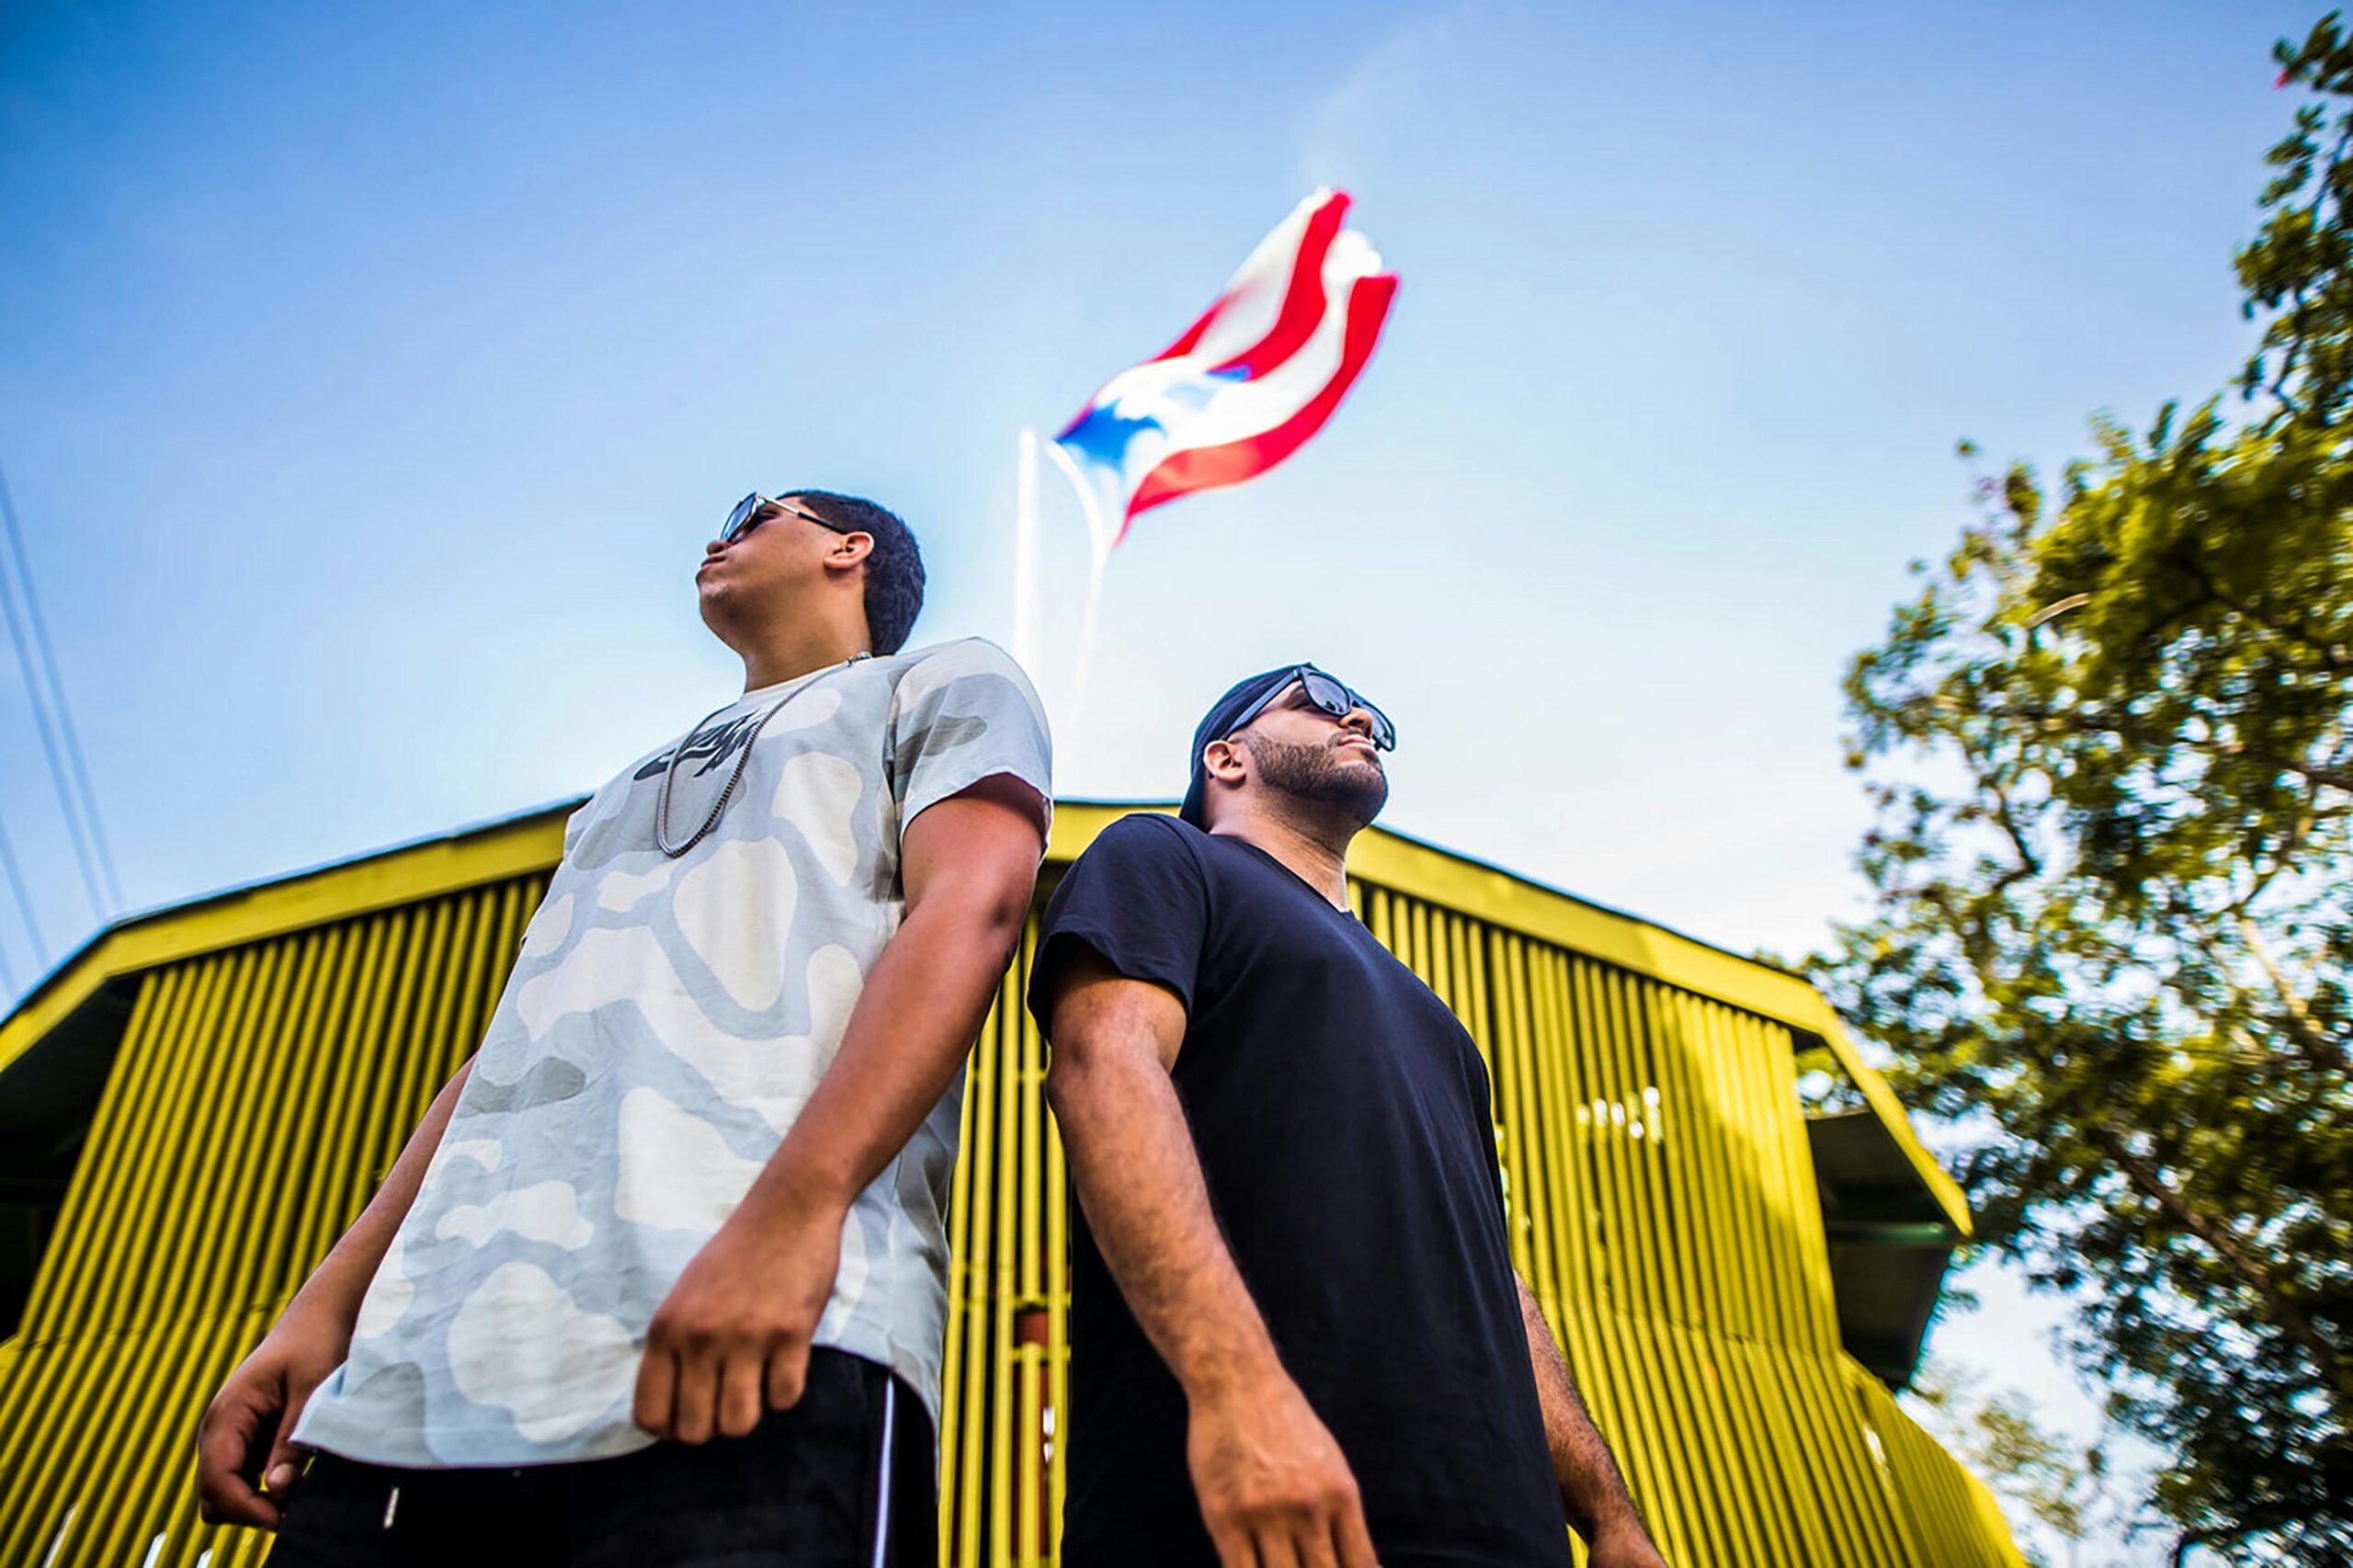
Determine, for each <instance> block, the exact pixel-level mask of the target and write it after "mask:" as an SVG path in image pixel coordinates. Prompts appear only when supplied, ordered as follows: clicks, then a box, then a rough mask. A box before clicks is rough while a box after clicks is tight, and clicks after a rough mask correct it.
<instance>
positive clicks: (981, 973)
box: [633, 774, 1042, 1443]
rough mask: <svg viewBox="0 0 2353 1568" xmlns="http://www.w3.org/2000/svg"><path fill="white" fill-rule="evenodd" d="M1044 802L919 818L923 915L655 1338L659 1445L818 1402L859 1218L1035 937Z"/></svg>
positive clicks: (643, 1422)
mask: <svg viewBox="0 0 2353 1568" xmlns="http://www.w3.org/2000/svg"><path fill="white" fill-rule="evenodd" d="M1040 804H1041V803H1040V801H1039V800H1038V797H1037V795H1036V793H1035V792H1034V791H1033V790H1030V789H1029V786H1028V785H1026V784H1023V783H1021V782H1020V781H1019V780H1017V779H1016V778H1012V777H1011V776H1009V775H1004V774H1000V775H997V776H995V777H994V778H988V779H985V780H983V782H982V783H981V784H979V785H977V786H975V787H974V788H972V789H971V790H966V791H964V792H963V793H961V794H959V795H955V796H952V797H950V798H949V799H948V800H945V801H939V802H938V804H936V805H934V806H932V807H930V808H929V809H928V810H926V811H924V812H920V813H918V814H917V815H916V817H915V820H914V821H913V822H911V823H909V824H907V828H906V833H905V835H904V839H903V840H902V844H901V863H900V869H901V880H902V881H903V882H904V885H905V888H906V895H907V908H906V916H905V919H904V921H903V922H902V923H901V925H900V926H899V929H898V932H897V934H895V935H894V936H892V938H891V941H890V944H889V945H888V946H887V947H885V948H884V949H882V956H881V958H880V959H878V960H876V961H875V964H874V969H873V971H872V972H871V973H870V974H869V975H868V976H867V980H866V987H865V989H864V991H863V992H861V993H860V994H859V996H858V1006H856V1007H855V1008H854V1009H852V1011H851V1013H850V1017H849V1023H848V1026H847V1028H845V1030H844V1031H843V1034H842V1043H841V1050H840V1051H839V1052H838V1053H836V1054H835V1058H834V1062H833V1065H832V1066H831V1067H829V1068H828V1069H826V1072H825V1075H824V1079H823V1080H822V1081H821V1082H820V1083H819V1084H818V1085H817V1091H816V1093H815V1094H813V1095H812V1096H810V1097H809V1103H808V1104H807V1105H806V1106H803V1107H802V1108H801V1115H800V1116H799V1118H798V1119H795V1120H794V1122H793V1124H792V1130H791V1131H790V1132H788V1133H787V1134H786V1135H785V1139H784V1142H783V1143H782V1144H780V1145H779V1147H778V1149H777V1151H776V1153H773V1154H771V1155H770V1156H769V1157H768V1162H767V1165H765V1166H764V1167H762V1169H761V1171H760V1174H759V1176H757V1177H756V1178H755V1179H754V1180H753V1183H752V1186H751V1188H750V1190H748V1191H747V1192H745V1195H744V1199H743V1201H742V1202H741V1203H740V1204H739V1205H737V1207H736V1209H735V1211H734V1213H733V1214H732V1215H730V1216H729V1217H728V1220H727V1222H726V1223H725V1224H723V1225H722V1226H721V1227H720V1228H719V1231H718V1233H716V1234H715V1235H713V1236H712V1237H711V1238H710V1241H708V1242H706V1243H704V1244H703V1247H702V1250H701V1251H700V1252H699V1253H697V1254H696V1255H695V1257H694V1261H693V1262H691V1263H689V1264H688V1266H687V1268H686V1272H685V1273H683V1274H682V1275H680V1276H679V1278H678V1282H677V1283H676V1285H675V1286H673V1287H672V1288H671V1290H670V1294H669V1295H668V1297H666V1298H665V1300H664V1301H663V1303H662V1305H661V1307H660V1309H659V1310H658V1311H656V1312H654V1321H653V1323H652V1324H651V1325H650V1326H649V1327H648V1329H647V1331H646V1342H645V1354H644V1358H643V1359H642V1361H641V1362H640V1363H639V1367H638V1376H637V1394H636V1402H635V1405H634V1409H633V1415H635V1418H636V1420H637V1424H638V1425H639V1426H642V1427H644V1428H645V1429H646V1430H647V1431H649V1432H652V1433H654V1435H655V1436H657V1437H675V1438H677V1439H678V1440H679V1441H681V1442H688V1443H699V1442H703V1441H705V1440H707V1439H708V1438H710V1437H711V1436H712V1434H713V1433H715V1432H723V1433H725V1434H727V1435H728V1436H730V1437H741V1436H742V1435H743V1434H745V1433H746V1432H749V1431H750V1430H751V1429H752V1428H753V1427H754V1426H756V1425H757V1424H758V1423H759V1419H760V1417H761V1415H763V1414H764V1413H765V1412H766V1411H767V1410H770V1409H776V1410H782V1409H786V1408H789V1407H790V1406H791V1405H792V1404H794V1403H797V1402H798V1401H799V1400H800V1398H801V1384H802V1381H803V1380H804V1379H805V1378H806V1377H807V1375H808V1370H809V1347H810V1342H811V1338H812V1336H813V1335H814V1334H815V1333H816V1331H817V1320H818V1319H819V1318H820V1317H822V1316H823V1315H824V1311H825V1303H826V1301H827V1300H828V1299H829V1298H830V1297H831V1296H832V1294H833V1289H834V1276H835V1272H836V1271H837V1270H838V1268H839V1267H840V1264H841V1234H842V1225H843V1223H844V1221H846V1220H847V1218H848V1214H849V1207H850V1204H851V1203H852V1201H854V1200H855V1199H857V1197H858V1193H859V1192H861V1191H863V1190H864V1189H865V1187H866V1186H867V1184H868V1183H870V1182H871V1181H873V1180H874V1178H875V1177H876V1176H880V1175H881V1173H882V1170H883V1167H884V1166H886V1165H889V1164H890V1163H891V1161H892V1159H894V1158H896V1157H897V1155H898V1153H899V1151H900V1150H902V1149H904V1147H906V1142H907V1140H908V1139H909V1138H911V1137H913V1136H914V1135H915V1129H916V1128H917V1127H919V1126H921V1125H922V1124H923V1119H924V1118H925V1117H926V1116H927V1115H929V1114H930V1111H931V1108H932V1107H933V1106H935V1105H937V1104H938V1103H939V1096H941V1095H943V1094H945V1093H947V1092H948V1085H949V1083H950V1082H951V1081H953V1080H954V1078H955V1076H956V1069H957V1068H958V1066H959V1065H961V1063H962V1062H963V1060H964V1056H965V1053H966V1052H967V1051H970V1050H971V1049H972V1041H973V1040H974V1038H975V1037H976V1036H978V1035H979V1033H980V1030H981V1024H982V1021H983V1019H985V1018H986V1017H988V1010H989V1004H990V1003H991V1002H992V1001H994V1000H995V996H996V989H997V985H998V983H999V982H1001V981H1002V980H1003V979H1004V978H1005V971H1006V965H1007V964H1008V963H1010V962H1011V961H1012V960H1013V953H1014V949H1015V948H1016V947H1017V946H1018V944H1019V942H1020V939H1021V926H1022V922H1023V921H1024V920H1026V919H1027V918H1028V916H1029V895H1030V892H1031V890H1032V889H1033V888H1034V886H1035V885H1036V881H1037V876H1038V861H1039V858H1040V849H1041V848H1042V843H1041V840H1040V826H1039V819H1040Z"/></svg>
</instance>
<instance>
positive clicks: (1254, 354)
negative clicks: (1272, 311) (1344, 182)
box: [1217, 190, 1348, 376]
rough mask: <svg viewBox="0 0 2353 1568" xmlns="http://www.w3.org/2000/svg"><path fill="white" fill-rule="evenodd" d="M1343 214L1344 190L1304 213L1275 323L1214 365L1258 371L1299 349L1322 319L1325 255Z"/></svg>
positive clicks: (1345, 212)
mask: <svg viewBox="0 0 2353 1568" xmlns="http://www.w3.org/2000/svg"><path fill="white" fill-rule="evenodd" d="M1347 215H1348V198H1347V192H1346V191H1337V190H1336V191H1334V192H1333V193H1332V195H1331V198H1330V199H1328V200H1326V201H1325V202H1324V205H1323V206H1321V207H1318V208H1317V209H1316V210H1314V212H1313V213H1312V214H1311V215H1310V216H1309V217H1308V220H1307V232H1306V233H1304V234H1302V236H1301V237H1300V243H1299V252H1298V254H1297V255H1295V256H1292V257H1291V261H1290V286H1289V287H1288V288H1287V289H1285V290H1284V291H1283V307H1282V309H1281V311H1280V312H1278V313H1277V314H1276V316H1275V324H1274V325H1272V326H1270V327H1268V328H1267V332H1266V335H1265V336H1263V337H1261V338H1259V339H1258V341H1257V342H1256V343H1254V344H1252V345H1251V346H1250V347H1247V348H1245V349H1244V350H1243V351H1242V352H1241V353H1239V354H1236V355H1234V356H1233V358H1230V359H1228V360H1226V361H1225V362H1224V363H1223V364H1222V365H1219V366H1218V367H1217V369H1221V370H1231V369H1236V368H1239V369H1245V370H1247V371H1248V372H1249V373H1250V374H1251V375H1253V376H1262V375H1264V374H1266V373H1267V371H1268V370H1271V369H1274V368H1275V367H1276V366H1278V365H1279V364H1281V363H1282V362H1283V361H1284V360H1286V359H1288V358H1290V357H1291V356H1292V355H1294V354H1296V353H1298V352H1299V349H1300V346H1301V345H1302V344H1303V343H1305V342H1306V341H1307V340H1308V339H1309V338H1310V337H1312V336H1313V335H1314V334H1315V328H1316V324H1318V323H1320V322H1321V321H1323V319H1324V257H1325V256H1329V255H1330V254H1331V251H1332V241H1333V240H1334V239H1335V238H1336V236H1337V235H1338V234H1339V233H1340V222H1341V221H1342V220H1343V219H1345V218H1346V217H1347Z"/></svg>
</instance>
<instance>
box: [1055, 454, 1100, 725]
mask: <svg viewBox="0 0 2353 1568" xmlns="http://www.w3.org/2000/svg"><path fill="white" fill-rule="evenodd" d="M1046 454H1047V455H1048V456H1049V457H1051V458H1052V459H1053V460H1054V466H1055V467H1056V468H1059V469H1061V470H1062V471H1063V477H1064V478H1066V479H1068V480H1069V481H1070V487H1071V488H1072V489H1073V490H1075V491H1077V492H1078V505H1079V509H1080V511H1081V512H1082V513H1084V514H1085V516H1086V540H1087V545H1088V549H1089V553H1090V556H1091V560H1090V561H1089V562H1088V565H1087V571H1086V615H1085V617H1084V618H1083V619H1081V620H1080V622H1079V631H1078V657H1077V659H1076V660H1075V661H1074V663H1075V665H1076V674H1075V675H1074V677H1073V679H1072V683H1071V699H1070V720H1069V722H1068V723H1067V724H1065V725H1064V726H1063V727H1064V729H1065V730H1066V731H1067V732H1069V734H1070V735H1075V734H1076V733H1077V732H1078V727H1079V723H1080V720H1081V716H1082V715H1083V714H1084V713H1085V711H1086V672H1087V667H1088V666H1089V665H1092V664H1093V663H1094V661H1095V628H1096V618H1097V611H1099V610H1100V609H1101V608H1103V569H1104V568H1105V567H1106V566H1108V565H1109V564H1110V562H1111V546H1112V543H1113V542H1114V541H1113V540H1112V538H1111V529H1110V525H1109V521H1108V519H1107V518H1106V517H1104V516H1103V502H1102V498H1101V497H1100V496H1099V495H1098V494H1097V493H1096V490H1095V486H1093V485H1091V484H1089V483H1086V475H1085V474H1084V473H1081V472H1079V468H1078V464H1077V462H1076V461H1075V460H1074V459H1073V458H1072V457H1071V455H1070V454H1069V453H1068V452H1066V451H1064V450H1063V447H1062V443H1061V442H1059V441H1050V442H1048V443H1047V444H1046ZM1063 744H1065V745H1068V744H1070V742H1069V740H1068V739H1067V738H1065V740H1064V743H1063Z"/></svg>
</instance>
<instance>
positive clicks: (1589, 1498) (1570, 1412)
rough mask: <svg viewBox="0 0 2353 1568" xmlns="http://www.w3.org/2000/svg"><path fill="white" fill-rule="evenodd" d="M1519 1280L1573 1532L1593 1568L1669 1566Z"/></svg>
mask: <svg viewBox="0 0 2353 1568" xmlns="http://www.w3.org/2000/svg"><path fill="white" fill-rule="evenodd" d="M1512 1283H1514V1284H1515V1285H1517V1286H1518V1287H1519V1321H1520V1326H1521V1327H1522V1328H1524V1329H1525V1330H1526V1331H1527V1333H1528V1358H1529V1361H1530V1362H1531V1363H1533V1364H1534V1366H1535V1369H1536V1396H1537V1399H1538V1401H1539V1403H1541V1404H1542V1405H1543V1407H1544V1437H1545V1441H1546V1442H1547V1443H1548V1444H1550V1445H1551V1447H1552V1473H1553V1474H1554V1475H1555V1476H1557V1477H1558V1478H1559V1480H1560V1483H1561V1506H1562V1508H1563V1510H1564V1511H1566V1513H1567V1514H1568V1516H1569V1524H1570V1526H1571V1528H1574V1529H1575V1531H1576V1532H1577V1534H1579V1535H1580V1536H1583V1537H1584V1538H1585V1543H1586V1547H1587V1548H1588V1549H1589V1551H1590V1553H1591V1562H1592V1568H1665V1561H1666V1560H1665V1558H1663V1557H1661V1556H1660V1555H1659V1553H1658V1548H1657V1547H1655V1546H1654V1545H1653V1544H1652V1543H1651V1538H1650V1532H1649V1531H1648V1530H1646V1529H1644V1528H1643V1519H1642V1516H1641V1515H1640V1514H1638V1513H1636V1512H1635V1511H1634V1499H1633V1497H1632V1496H1631V1494H1629V1493H1628V1492H1627V1490H1626V1480H1625V1477H1623V1476H1621V1475H1620V1474H1619V1473H1618V1462H1617V1461H1616V1460H1613V1459H1611V1458H1610V1457H1609V1445H1608V1444H1607V1443H1605V1442H1603V1441H1602V1440H1601V1434H1600V1433H1599V1432H1598V1431H1597V1430H1596V1429H1595V1427H1594V1425H1593V1417H1592V1416H1591V1415H1587V1414H1586V1408H1585V1401H1584V1400H1583V1399H1581V1398H1580V1397H1578V1394H1577V1385H1576V1381H1575V1380H1574V1379H1573V1378H1571V1377H1570V1376H1569V1364H1568V1361H1567V1360H1566V1359H1565V1358H1563V1356H1562V1355H1561V1347H1560V1346H1559V1345H1557V1344H1555V1343H1554V1342H1553V1339H1552V1328H1551V1326H1550V1325H1548V1324H1546V1323H1545V1322H1544V1313H1543V1312H1542V1310H1541V1309H1540V1308H1539V1307H1538V1306H1537V1304H1536V1295H1535V1292H1534V1291H1532V1290H1529V1288H1528V1281H1527V1280H1525V1279H1522V1278H1519V1277H1518V1275H1517V1274H1515V1275H1513V1276H1512Z"/></svg>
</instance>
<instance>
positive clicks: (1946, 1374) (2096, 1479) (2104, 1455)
mask: <svg viewBox="0 0 2353 1568" xmlns="http://www.w3.org/2000/svg"><path fill="white" fill-rule="evenodd" d="M1907 1392H1908V1393H1909V1395H1910V1398H1911V1400H1912V1402H1913V1403H1914V1404H1915V1406H1916V1407H1918V1408H1919V1409H1920V1411H1921V1412H1922V1414H1923V1415H1925V1416H1926V1418H1927V1419H1926V1425H1927V1427H1928V1428H1929V1430H1930V1431H1932V1432H1934V1433H1935V1434H1936V1435H1937V1437H1938V1439H1940V1440H1941V1441H1942V1442H1943V1443H1944V1445H1945V1447H1946V1448H1947V1449H1949V1451H1951V1452H1952V1453H1953V1454H1955V1455H1956V1456H1957V1457H1959V1458H1960V1460H1961V1462H1962V1463H1963V1464H1965V1465H1967V1466H1968V1467H1969V1469H1970V1471H1971V1472H1972V1473H1973V1474H1974V1475H1976V1476H1977V1478H1978V1479H1979V1480H1981V1481H1983V1482H1984V1483H1986V1484H1987V1485H1988V1486H1991V1487H1992V1488H1993V1489H1994V1491H1995V1494H1997V1495H1999V1496H2000V1497H2001V1498H2002V1500H2003V1501H2004V1503H2006V1505H2008V1506H2009V1509H2010V1510H2011V1513H2010V1517H2012V1518H2013V1519H2019V1518H2023V1519H2025V1520H2026V1521H2028V1522H2029V1524H2031V1525H2033V1526H2035V1527H2037V1528H2040V1530H2042V1531H2045V1532H2048V1534H2050V1535H2051V1536H2053V1537H2055V1538H2057V1540H2059V1542H2060V1543H2061V1544H2062V1545H2063V1546H2064V1547H2065V1548H2066V1549H2067V1556H2066V1563H2067V1568H2082V1562H2083V1547H2084V1542H2085V1541H2086V1540H2088V1539H2090V1537H2091V1535H2092V1533H2093V1532H2094V1531H2095V1530H2096V1529H2099V1528H2103V1527H2111V1526H2116V1525H2120V1524H2121V1523H2122V1521H2121V1520H2120V1519H2117V1518H2115V1517H2112V1516H2114V1515H2115V1514H2116V1512H2117V1510H2116V1507H2115V1505H2114V1501H2113V1499H2112V1498H2111V1497H2110V1496H2109V1462H2108V1452H2107V1449H2106V1447H2105V1445H2104V1444H2102V1443H2100V1442H2094V1443H2092V1444H2091V1445H2090V1446H2089V1447H2087V1448H2084V1449H2072V1448H2070V1447H2069V1446H2068V1445H2067V1443H2066V1442H2065V1441H2064V1440H2063V1439H2062V1438H2060V1437H2054V1436H2052V1434H2051V1433H2050V1432H2048V1431H2046V1430H2045V1429H2044V1428H2043V1426H2042V1424H2041V1422H2040V1420H2039V1419H2038V1418H2037V1416H2036V1415H2035V1411H2034V1406H2033V1405H2032V1403H2030V1402H2029V1401H2028V1399H2027V1398H2026V1396H2024V1395H2023V1394H2020V1393H2018V1392H2016V1391H2015V1390H2004V1391H2003V1392H2000V1393H1997V1394H1995V1395H1994V1396H1993V1397H1992V1398H1991V1399H1979V1398H1978V1397H1977V1396H1976V1392H1975V1390H1974V1389H1973V1387H1972V1385H1971V1380H1969V1379H1968V1378H1967V1377H1966V1376H1965V1375H1964V1374H1963V1373H1962V1372H1961V1369H1959V1368H1956V1367H1952V1366H1949V1365H1946V1364H1945V1363H1943V1362H1940V1361H1935V1360H1931V1361H1930V1362H1929V1363H1928V1364H1927V1366H1925V1367H1923V1368H1922V1369H1920V1372H1919V1375H1918V1376H1916V1377H1915V1378H1914V1379H1913V1381H1912V1386H1911V1388H1910V1389H1909V1390H1908V1391H1907ZM2026 1551H2027V1554H2028V1560H2029V1562H2035V1563H2036V1564H2037V1565H2038V1568H2041V1565H2042V1563H2043V1560H2042V1559H2041V1558H2040V1557H2039V1556H2037V1555H2036V1554H2035V1551H2034V1548H2033V1547H2032V1546H2031V1545H2029V1547H2028V1548H2027V1549H2026Z"/></svg>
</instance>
